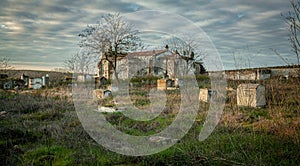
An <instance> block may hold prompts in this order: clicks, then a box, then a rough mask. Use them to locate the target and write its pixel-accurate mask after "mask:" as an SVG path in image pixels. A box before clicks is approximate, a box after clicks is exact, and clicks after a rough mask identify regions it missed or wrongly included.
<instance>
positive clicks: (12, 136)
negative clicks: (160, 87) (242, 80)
mask: <svg viewBox="0 0 300 166" xmlns="http://www.w3.org/2000/svg"><path fill="white" fill-rule="evenodd" d="M203 79H204V78H203ZM204 80H205V79H204ZM298 85H299V84H298ZM285 86H291V87H293V90H294V91H296V92H299V88H297V87H295V86H294V83H293V84H292V85H286V84H285V83H281V84H279V83H278V84H276V86H275V85H273V91H272V87H271V85H270V84H267V92H268V93H267V98H268V101H269V103H268V105H267V107H265V108H256V109H250V108H239V107H236V105H234V103H230V102H233V101H234V100H228V101H227V103H226V107H225V110H224V113H223V116H222V119H221V121H220V123H219V124H218V126H217V128H216V129H215V130H214V132H213V133H212V135H210V136H209V137H208V139H206V140H205V141H203V142H199V141H198V136H199V133H200V131H201V128H202V125H203V123H204V121H205V118H206V114H207V110H208V108H209V104H207V103H202V102H201V103H200V110H201V112H199V114H198V116H197V118H196V121H195V123H194V125H193V126H192V128H191V129H190V130H189V132H188V133H187V134H186V135H185V136H184V137H183V138H182V140H180V141H178V142H177V143H176V144H175V145H174V146H172V147H171V148H169V149H167V150H164V151H162V152H160V153H157V154H153V155H149V156H140V157H131V156H124V155H120V154H117V153H114V152H111V151H109V150H107V149H105V148H104V147H102V146H101V145H98V144H97V143H96V142H95V141H94V140H93V139H92V138H91V137H90V136H89V135H88V134H87V133H86V131H85V130H84V129H83V127H82V126H81V122H80V121H79V119H78V117H77V115H76V111H75V109H74V107H73V104H72V101H71V100H70V98H69V97H68V96H63V95H57V94H66V93H68V92H61V91H62V90H63V89H45V90H42V91H39V92H36V93H27V94H20V93H14V92H8V91H0V98H1V101H0V105H1V106H0V112H1V111H5V112H6V113H5V114H4V115H1V117H0V165H299V163H300V152H299V149H300V142H299V138H300V136H299V131H300V128H299V126H300V125H299V122H300V118H299V106H298V105H297V102H298V101H299V100H298V101H296V99H299V95H298V93H295V92H290V91H285V92H281V91H277V90H276V89H285V88H287V89H288V87H285ZM148 91H149V89H148V90H147V89H146V90H138V89H133V90H131V92H130V95H131V96H132V98H133V100H134V101H137V102H135V104H136V105H137V106H140V107H143V106H145V105H148V104H149V103H148V98H147V93H148ZM270 91H271V92H270ZM273 93H275V94H277V95H281V97H284V100H283V99H282V98H281V97H277V96H276V95H273ZM166 94H167V98H168V99H167V105H166V108H165V111H163V113H162V114H161V115H160V116H158V117H157V118H155V119H153V120H151V121H146V122H138V121H134V120H132V119H129V118H127V117H126V116H124V115H123V114H122V113H107V114H105V116H106V119H107V120H108V121H109V122H110V123H111V124H112V125H114V126H115V127H116V128H117V129H119V130H120V131H122V132H125V133H128V134H131V135H151V134H154V133H157V132H160V131H162V130H163V129H164V128H165V127H166V126H168V125H170V124H171V123H172V121H173V120H174V118H176V115H177V114H176V110H178V109H179V108H180V93H179V91H176V90H174V91H167V93H166ZM106 100H107V101H105V102H106V103H108V104H109V103H110V101H109V100H110V99H106ZM140 101H143V102H146V103H140V104H139V103H138V102H140ZM285 101H287V103H289V105H287V104H285ZM280 103H281V104H280Z"/></svg>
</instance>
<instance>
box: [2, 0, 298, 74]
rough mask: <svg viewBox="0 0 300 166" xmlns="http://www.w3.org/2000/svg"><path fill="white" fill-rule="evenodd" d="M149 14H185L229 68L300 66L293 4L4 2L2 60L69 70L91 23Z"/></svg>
mask: <svg viewBox="0 0 300 166" xmlns="http://www.w3.org/2000/svg"><path fill="white" fill-rule="evenodd" d="M146 10H156V11H163V12H169V13H171V14H174V15H179V16H182V17H184V18H186V19H187V20H190V21H191V22H192V23H193V24H194V25H195V26H197V27H199V28H201V29H202V30H203V31H204V32H205V33H206V34H207V36H208V37H209V38H210V40H211V41H212V43H213V44H214V46H215V47H216V49H217V51H218V52H219V54H220V57H221V60H222V63H223V66H224V68H225V69H235V68H249V67H266V66H280V65H287V64H286V62H284V61H283V60H282V59H281V57H283V58H284V59H286V60H287V61H288V62H289V63H291V64H292V63H294V64H295V63H296V56H295V55H294V54H293V52H292V51H291V47H290V45H289V41H288V34H289V33H288V25H287V24H286V22H285V21H284V18H283V17H282V16H281V14H282V13H287V12H288V11H289V10H291V7H290V2H289V1H288V0H267V1H262V0H251V1H245V0H189V1H183V0H151V1H138V0H109V1H108V0H85V1H83V0H51V1H48V0H47V1H46V0H26V1H21V0H1V1H0V58H3V57H9V58H10V60H11V64H12V65H13V66H14V68H16V69H41V70H53V69H54V68H57V67H63V66H64V63H63V62H64V61H65V60H66V59H68V58H70V57H71V55H72V54H75V53H76V52H78V51H79V46H78V43H79V40H80V38H79V37H78V34H79V33H80V32H81V31H82V30H83V29H84V28H85V27H86V25H87V24H94V23H96V22H97V20H99V19H100V18H101V16H103V15H105V14H108V13H120V14H121V15H126V14H128V13H132V12H141V11H146ZM149 17H151V16H149ZM153 17H155V16H153ZM132 19H133V18H132ZM143 21H145V20H143ZM168 23H169V24H170V25H169V27H170V28H172V27H175V26H178V25H175V24H176V21H173V22H172V21H170V22H168ZM172 24H174V25H172ZM177 24H178V23H177ZM162 26H164V25H162ZM183 28H184V26H183ZM156 35H158V36H159V33H157V34H156ZM144 36H152V37H153V34H146V35H144ZM271 49H276V50H277V52H278V53H279V54H280V56H281V57H280V56H278V55H276V54H275V53H274V52H273V51H272V50H271ZM208 56H209V55H208Z"/></svg>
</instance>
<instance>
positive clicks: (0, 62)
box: [0, 56, 13, 72]
mask: <svg viewBox="0 0 300 166" xmlns="http://www.w3.org/2000/svg"><path fill="white" fill-rule="evenodd" d="M11 69H13V67H12V66H11V65H10V58H8V57H7V56H6V57H3V58H2V59H0V70H3V71H4V72H6V71H7V70H11Z"/></svg>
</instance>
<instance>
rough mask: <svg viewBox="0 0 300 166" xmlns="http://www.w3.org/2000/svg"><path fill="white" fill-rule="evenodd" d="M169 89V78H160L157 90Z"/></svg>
mask: <svg viewBox="0 0 300 166" xmlns="http://www.w3.org/2000/svg"><path fill="white" fill-rule="evenodd" d="M166 89H167V80H166V79H158V80H157V90H166Z"/></svg>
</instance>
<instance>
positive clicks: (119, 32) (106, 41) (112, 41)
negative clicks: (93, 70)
mask: <svg viewBox="0 0 300 166" xmlns="http://www.w3.org/2000/svg"><path fill="white" fill-rule="evenodd" d="M79 36H80V37H81V42H80V47H82V48H84V49H85V51H86V52H87V54H89V55H90V54H94V55H95V54H96V55H101V56H102V57H100V58H105V59H106V60H107V61H108V62H109V63H110V65H111V66H112V69H113V70H114V71H115V70H116V67H117V63H116V62H117V59H118V58H119V57H124V56H126V54H127V53H128V52H130V51H134V50H136V49H137V48H139V47H141V40H140V38H139V37H138V31H137V30H134V28H133V26H132V25H130V24H129V23H127V22H126V21H125V20H124V19H123V18H122V17H121V16H120V15H119V14H109V15H106V16H104V17H103V18H102V19H101V20H100V21H98V23H97V24H94V25H88V26H87V28H86V29H84V30H83V31H82V32H81V33H80V34H79ZM115 74H116V77H117V73H116V72H115ZM117 79H118V78H117Z"/></svg>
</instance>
